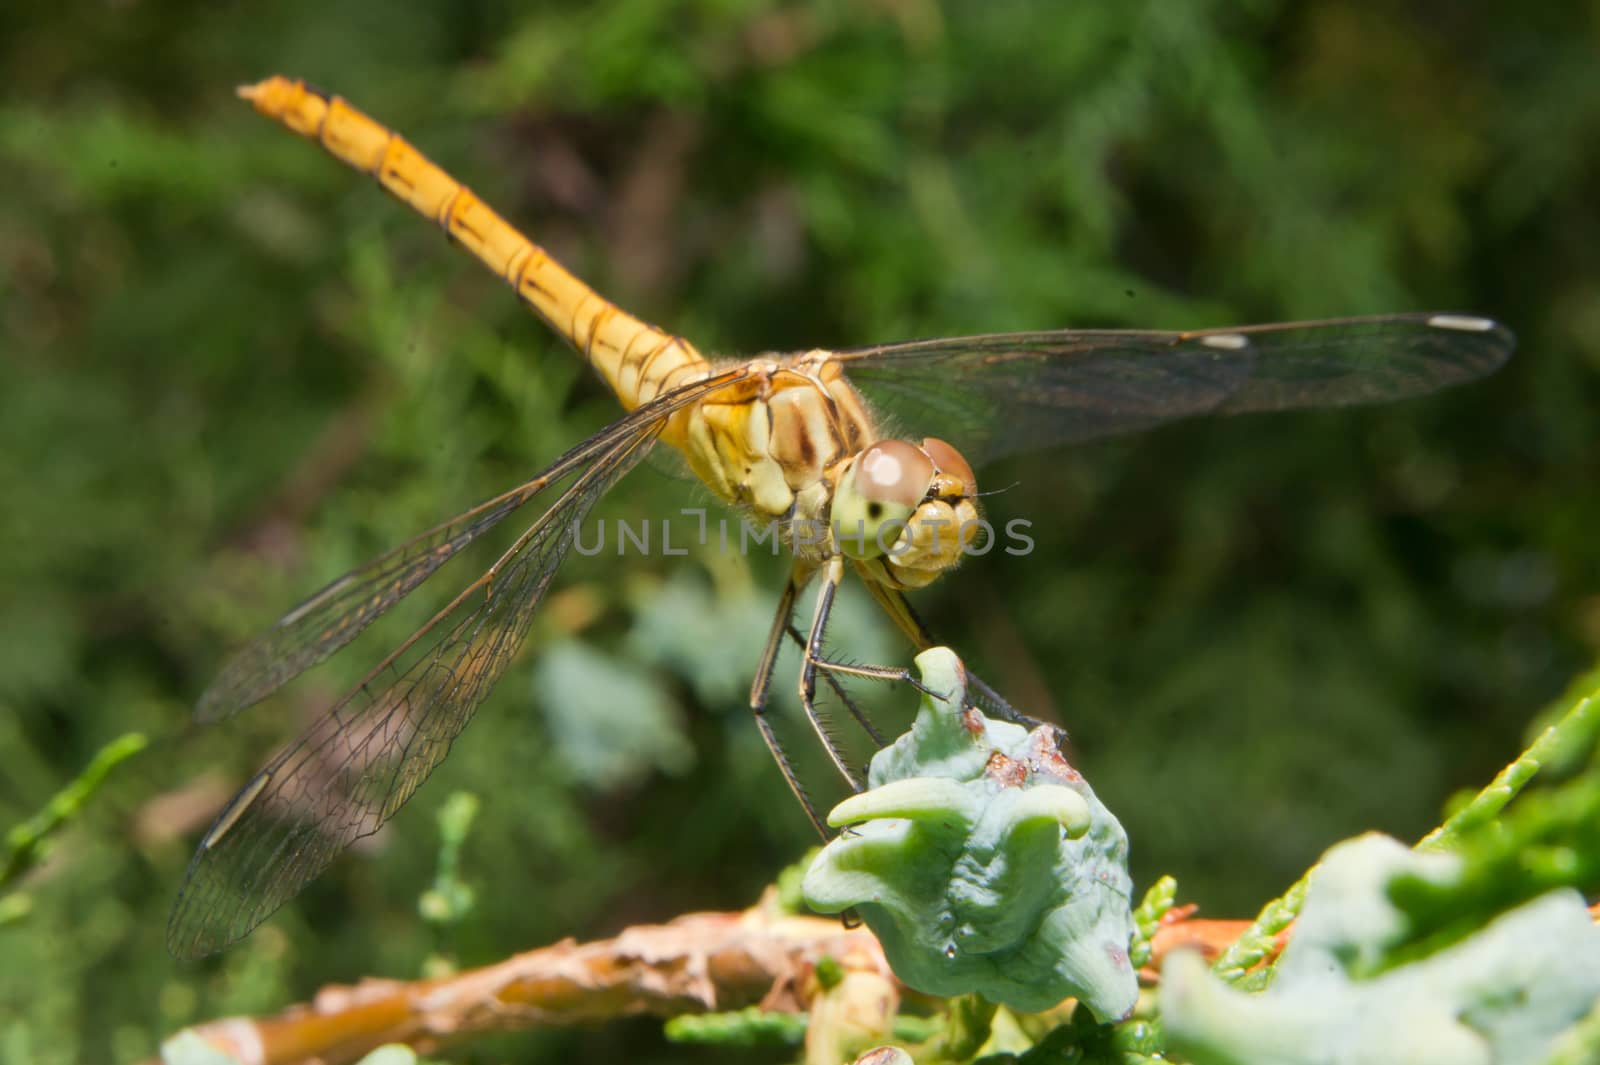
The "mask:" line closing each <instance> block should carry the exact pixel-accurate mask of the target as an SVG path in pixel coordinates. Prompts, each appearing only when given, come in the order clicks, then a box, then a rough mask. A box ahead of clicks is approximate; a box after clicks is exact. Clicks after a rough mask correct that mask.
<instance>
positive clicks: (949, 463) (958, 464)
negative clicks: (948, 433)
mask: <svg viewBox="0 0 1600 1065" xmlns="http://www.w3.org/2000/svg"><path fill="white" fill-rule="evenodd" d="M922 450H923V451H925V452H927V454H928V457H929V458H930V459H932V460H933V464H934V465H935V466H937V467H938V468H939V472H940V473H945V474H949V475H950V476H951V477H954V478H955V479H956V480H958V481H960V482H961V485H962V488H963V489H964V490H965V491H966V494H967V495H969V496H975V495H977V494H978V478H977V477H975V476H973V473H972V467H971V466H970V465H969V464H968V463H967V460H966V459H965V458H963V457H962V455H961V452H959V451H957V450H956V449H955V448H954V447H952V446H951V445H949V444H947V443H945V442H944V441H943V440H940V439H939V438H938V437H936V436H930V437H928V438H927V439H926V440H924V441H923V442H922Z"/></svg>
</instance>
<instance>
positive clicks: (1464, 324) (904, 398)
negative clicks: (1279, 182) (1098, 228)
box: [836, 314, 1515, 461]
mask: <svg viewBox="0 0 1600 1065" xmlns="http://www.w3.org/2000/svg"><path fill="white" fill-rule="evenodd" d="M1514 344H1515V341H1514V338H1513V337H1512V335H1511V333H1510V331H1509V330H1507V329H1506V328H1505V327H1504V326H1501V325H1499V324H1497V323H1495V322H1491V321H1489V320H1488V319H1484V318H1469V317H1466V316H1461V315H1449V314H1399V315H1385V316H1381V317H1372V318H1344V319H1337V320H1330V321H1319V322H1288V323H1282V324H1277V325H1260V326H1246V327H1242V328H1234V329H1213V330H1204V331H1200V332H1189V333H1166V332H1138V331H1117V330H1107V331H1064V332H1054V333H1009V334H997V335H993V336H980V337H957V338H951V339H948V340H928V341H917V342H912V343H909V344H892V345H886V346H883V347H876V348H864V349H861V350H857V351H847V352H840V353H839V354H838V355H837V356H836V358H837V359H838V360H839V361H840V362H841V363H842V364H843V365H844V367H845V370H846V373H847V375H848V377H849V379H850V381H851V382H852V383H853V384H855V385H856V386H857V387H858V388H859V389H860V390H861V391H862V393H863V394H865V395H866V396H867V398H868V399H869V400H871V401H872V402H873V403H874V404H875V405H877V406H880V407H882V408H883V409H884V410H886V411H888V412H889V413H890V415H891V416H892V417H893V418H894V419H896V420H898V421H899V422H900V423H901V424H900V425H898V426H897V427H896V428H897V429H899V430H901V431H906V432H910V433H913V434H928V435H932V436H938V437H942V438H944V439H947V440H949V441H951V442H952V443H954V444H955V445H956V446H957V447H959V448H961V449H962V450H963V452H965V453H966V455H967V457H968V458H969V459H970V460H973V461H981V460H983V459H987V458H994V457H997V456H999V455H1004V454H1009V453H1012V452H1015V451H1021V450H1032V449H1037V448H1046V447H1051V446H1054V445H1059V444H1067V443H1076V442H1080V441H1084V440H1091V439H1094V438H1096V437H1102V436H1110V435H1113V434H1117V433H1126V432H1133V431H1136V430H1140V429H1146V428H1150V427H1152V426H1155V425H1158V424H1161V423H1163V422H1168V421H1173V420H1175V419H1178V418H1185V417H1189V416H1192V415H1197V414H1206V413H1218V414H1224V413H1226V414H1231V413H1239V412H1243V411H1265V410H1288V409H1291V408H1297V407H1335V406H1344V405H1349V404H1357V403H1374V402H1380V401H1385V400H1394V399H1401V398H1404V397H1407V396H1416V395H1422V394H1425V393H1428V392H1432V391H1435V390H1437V389H1441V388H1447V387H1449V386H1451V385H1454V384H1459V383H1461V382H1464V381H1470V380H1472V379H1474V378H1477V377H1481V376H1483V375H1484V374H1487V373H1489V372H1491V371H1493V370H1495V369H1496V368H1498V367H1499V366H1500V365H1501V364H1502V363H1504V362H1505V360H1506V359H1507V358H1508V357H1509V356H1510V354H1511V351H1512V348H1513V347H1514Z"/></svg>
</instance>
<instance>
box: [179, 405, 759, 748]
mask: <svg viewBox="0 0 1600 1065" xmlns="http://www.w3.org/2000/svg"><path fill="white" fill-rule="evenodd" d="M733 376H734V375H728V374H724V375H720V376H719V377H717V378H715V379H713V380H712V381H707V382H699V383H696V384H693V385H689V386H687V387H685V388H683V389H679V390H677V391H675V392H672V393H669V394H668V395H665V396H663V397H661V398H660V399H658V400H657V401H656V402H654V403H651V404H648V405H647V406H645V407H643V408H640V409H639V410H637V411H635V412H634V413H633V414H631V415H629V416H628V417H627V418H624V419H622V421H620V422H618V423H617V424H615V425H614V426H612V427H611V428H610V429H609V430H607V431H606V432H605V433H600V434H597V435H596V436H595V437H593V438H592V439H590V440H588V441H586V442H585V443H583V444H580V445H578V446H577V447H575V448H573V449H572V450H571V451H569V452H567V453H566V454H565V455H563V456H561V457H560V458H559V459H557V460H556V461H555V463H554V464H553V465H551V466H550V468H549V469H547V470H545V471H544V472H543V473H541V474H540V475H539V476H537V477H535V478H534V479H533V480H531V481H529V482H528V483H526V484H524V485H521V486H519V487H517V488H513V489H512V490H511V491H509V492H506V493H505V494H503V495H499V496H496V497H495V498H493V499H490V500H487V501H486V502H483V503H480V504H478V505H477V506H475V507H473V508H472V509H471V510H469V511H467V512H466V513H464V514H459V515H457V516H456V517H454V518H451V519H450V520H449V521H447V522H445V523H444V524H442V525H438V526H436V527H434V528H432V529H429V530H428V531H427V532H425V533H422V534H421V535H420V536H417V537H414V538H413V539H411V540H409V541H407V542H406V543H403V544H401V545H400V546H399V547H396V548H394V549H393V550H392V551H389V552H387V553H385V554H383V555H380V556H379V557H377V558H375V559H373V560H372V561H371V562H368V563H367V564H365V565H363V566H361V567H359V568H357V569H354V570H351V571H350V572H349V573H346V574H345V575H344V576H342V577H340V578H339V579H337V580H335V581H333V582H332V583H331V584H329V585H328V586H327V587H325V588H323V589H322V590H321V591H319V592H317V593H316V594H315V595H313V596H311V597H310V598H309V599H307V600H306V601H305V602H303V603H301V604H300V605H299V606H297V607H295V608H294V609H293V610H291V611H289V612H288V613H287V614H285V615H284V616H283V617H282V618H280V619H279V620H278V622H277V624H275V625H273V626H272V628H270V629H268V630H267V631H266V632H265V633H263V634H262V635H261V636H259V637H257V638H256V639H255V640H254V641H252V642H251V643H249V644H247V645H245V647H244V648H242V649H241V650H240V651H238V652H237V653H236V654H235V655H234V656H233V657H232V658H231V659H229V661H228V663H227V664H226V665H225V666H223V668H222V671H221V672H220V673H219V674H218V675H217V678H216V680H214V681H212V682H211V686H210V687H208V688H207V689H206V691H205V693H204V694H203V695H202V696H201V697H200V702H199V703H198V705H197V706H196V708H195V717H196V719H197V720H199V721H202V722H209V721H217V720H221V719H223V718H227V717H231V716H232V715H234V714H236V713H238V712H239V711H241V710H244V709H246V708H247V707H250V706H253V705H255V704H256V703H258V702H260V701H261V700H262V699H265V698H266V697H267V696H269V695H271V694H272V693H273V692H275V691H277V690H278V689H279V688H281V687H282V686H283V685H285V684H287V683H288V682H289V681H291V680H293V679H294V678H295V677H298V676H299V675H300V674H301V673H304V672H305V671H306V670H308V669H310V668H311V667H312V666H314V665H317V664H318V663H319V662H322V661H324V660H325V659H327V658H328V657H329V656H330V655H332V654H334V653H335V652H336V651H338V650H339V649H340V648H342V647H343V646H344V645H345V644H347V643H349V642H350V641H351V640H353V639H355V638H356V637H357V636H358V635H360V634H361V631H362V630H363V629H365V628H366V627H367V626H368V625H370V624H372V623H373V622H374V621H375V620H377V619H378V618H379V617H380V616H382V615H383V614H384V613H385V612H386V611H388V610H389V609H390V608H392V607H393V606H394V605H395V604H397V603H399V602H400V600H402V599H404V598H405V597H406V596H407V595H408V594H410V593H411V592H412V591H413V590H414V589H416V588H417V586H418V585H420V584H422V582H423V581H425V580H427V579H428V577H430V576H432V574H433V573H434V571H435V570H437V569H438V568H439V567H440V566H442V565H444V564H445V563H446V562H448V561H450V559H452V558H454V557H455V556H456V555H457V554H459V553H460V552H461V551H462V550H463V549H464V548H466V547H467V546H468V545H470V544H471V543H472V542H473V541H475V540H477V539H478V538H479V537H480V536H482V535H483V534H484V533H486V532H488V531H489V530H490V529H492V528H494V527H495V526H496V525H498V524H499V523H500V522H501V521H502V520H503V519H505V518H506V517H507V516H508V515H510V514H512V513H514V512H515V511H516V510H518V509H519V508H520V507H521V506H522V505H523V504H524V503H526V502H527V501H528V500H530V499H532V498H533V497H534V496H536V495H538V494H539V493H540V492H542V491H544V489H546V488H547V487H549V486H550V485H551V484H555V483H559V482H560V481H561V480H562V479H564V478H565V477H567V476H568V475H570V474H571V473H572V472H573V471H574V470H576V469H578V468H580V467H582V466H583V465H585V464H586V463H589V462H592V461H593V460H594V457H595V456H596V455H597V454H599V453H601V452H603V451H604V450H605V449H607V448H610V447H612V446H614V444H615V443H616V439H617V437H618V436H619V435H620V436H626V435H628V434H631V433H635V432H637V431H639V429H640V427H641V426H646V425H648V424H650V423H652V422H655V421H658V420H659V419H660V418H662V417H663V416H664V415H665V414H669V413H671V412H672V411H673V410H675V409H677V408H678V407H681V406H683V405H684V404H686V403H689V402H693V401H694V400H696V399H699V398H700V397H701V396H703V395H704V394H705V393H706V392H707V391H708V390H709V389H710V388H711V387H713V386H716V387H720V384H719V382H720V383H726V381H727V380H730V379H732V378H733Z"/></svg>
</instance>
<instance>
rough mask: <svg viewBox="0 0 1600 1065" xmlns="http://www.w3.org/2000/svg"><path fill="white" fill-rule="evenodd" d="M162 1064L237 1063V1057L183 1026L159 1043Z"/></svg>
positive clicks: (212, 1064)
mask: <svg viewBox="0 0 1600 1065" xmlns="http://www.w3.org/2000/svg"><path fill="white" fill-rule="evenodd" d="M161 1061H162V1065H239V1059H238V1058H236V1057H234V1056H233V1055H232V1054H229V1053H226V1052H225V1051H222V1050H218V1049H217V1048H216V1047H214V1046H212V1045H211V1044H210V1043H208V1042H206V1040H205V1039H204V1037H202V1036H201V1035H200V1033H198V1032H196V1031H194V1030H193V1029H189V1028H185V1029H183V1030H182V1031H181V1032H178V1033H177V1034H176V1035H173V1036H172V1037H171V1038H169V1039H167V1040H166V1041H165V1042H163V1043H162V1044H161Z"/></svg>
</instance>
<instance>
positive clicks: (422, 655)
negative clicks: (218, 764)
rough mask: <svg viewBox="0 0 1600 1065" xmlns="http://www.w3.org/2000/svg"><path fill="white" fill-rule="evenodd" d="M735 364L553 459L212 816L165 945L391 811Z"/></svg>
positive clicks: (241, 915)
mask: <svg viewBox="0 0 1600 1065" xmlns="http://www.w3.org/2000/svg"><path fill="white" fill-rule="evenodd" d="M743 375H744V371H739V370H736V371H731V372H729V373H726V374H721V375H719V376H718V377H716V378H712V379H710V380H708V381H705V382H700V383H698V384H696V385H692V386H688V387H686V388H684V389H680V390H678V391H677V392H674V393H670V394H669V395H667V396H665V397H662V398H661V399H659V400H657V401H656V402H654V403H652V404H649V405H648V406H647V407H645V408H641V410H640V411H639V412H637V415H635V416H630V417H629V418H627V419H625V420H623V421H622V422H619V423H618V424H617V425H614V426H612V427H611V428H610V429H609V430H607V431H606V432H605V433H603V434H601V435H600V436H599V437H597V438H596V440H598V441H600V444H599V445H597V446H589V445H585V449H579V450H582V451H584V454H585V456H586V459H587V465H582V464H581V463H569V462H568V458H563V459H562V460H561V461H560V462H558V463H557V467H559V468H567V469H574V470H577V471H579V472H577V473H576V476H575V477H573V479H572V481H571V483H570V484H569V485H568V486H567V488H566V489H565V491H563V492H562V494H561V496H560V497H559V498H558V499H557V500H556V502H555V503H554V504H553V505H551V507H550V508H549V509H547V510H546V511H545V512H544V513H543V514H542V515H540V516H539V518H538V519H537V520H536V521H534V522H533V524H532V525H531V526H530V527H529V528H528V530H527V531H526V532H524V533H523V535H522V536H521V537H520V538H519V539H518V540H517V542H516V543H515V544H513V545H512V547H511V548H510V549H509V550H508V551H507V552H506V553H505V554H503V555H502V556H501V557H500V558H499V560H498V561H496V562H495V564H494V565H493V566H492V567H491V568H490V569H489V571H488V572H487V573H485V574H484V575H483V576H481V577H479V578H478V579H477V580H476V581H474V582H473V583H472V584H471V585H470V586H468V587H467V588H466V589H465V590H464V591H463V592H462V593H461V594H460V595H458V596H457V597H456V598H455V600H454V601H453V602H451V603H450V604H449V605H448V606H447V607H445V608H444V609H443V610H441V611H440V612H439V613H438V614H436V615H435V616H434V617H433V618H432V620H430V621H429V622H428V623H427V624H426V625H424V626H423V627H422V628H421V629H420V630H419V631H418V632H417V633H416V634H414V635H413V636H412V637H411V638H410V639H408V640H407V641H406V642H405V643H404V644H402V645H401V646H400V648H399V649H397V650H396V651H395V652H394V653H393V654H391V655H390V656H389V657H388V658H386V659H385V660H384V661H383V662H382V663H381V664H380V665H379V666H378V667H377V668H376V669H374V670H373V671H372V672H371V673H370V674H368V676H367V678H366V679H365V680H364V681H362V682H361V684H359V685H357V686H356V687H355V689H353V690H352V691H351V692H349V693H348V694H347V695H346V696H345V697H344V698H343V699H341V700H340V701H339V702H338V704H336V705H335V706H334V707H333V708H332V709H331V710H330V711H329V712H328V713H327V714H326V715H325V716H324V717H323V718H322V719H321V720H320V721H318V722H317V723H316V724H315V725H313V726H312V727H311V728H310V729H309V730H307V731H306V732H305V733H304V734H303V735H302V736H300V737H299V738H298V739H297V740H295V741H294V742H293V743H292V744H291V745H290V746H288V747H287V748H285V749H284V750H283V751H282V752H280V753H279V754H278V755H277V756H276V757H275V758H273V759H272V761H271V762H269V763H268V764H267V766H266V767H265V768H263V769H262V770H261V771H260V772H259V773H257V774H256V775H255V776H254V777H253V778H251V780H250V782H249V783H248V784H246V785H245V786H244V788H243V789H241V790H240V792H239V794H238V795H236V796H235V797H234V798H233V800H232V801H231V802H230V803H229V804H228V806H227V807H226V808H225V809H224V810H223V811H222V813H221V814H219V815H218V817H217V819H216V821H215V822H214V823H213V824H212V826H211V827H210V829H209V830H208V831H207V832H206V835H205V838H204V839H203V840H201V843H200V846H199V848H198V849H197V850H196V852H195V855H194V858H193V859H192V860H191V861H190V863H189V869H188V872H187V873H186V874H185V877H184V882H183V887H182V889H181V890H180V891H179V895H178V900H177V902H176V903H175V904H174V906H173V911H172V916H171V919H170V921H169V922H168V925H167V946H168V949H170V950H171V951H172V953H173V954H175V955H177V956H178V957H185V958H189V957H201V956H204V955H206V954H210V953H213V952H215V951H218V950H221V949H222V948H223V947H225V946H227V945H228V944H229V943H232V942H234V941H235V940H237V939H239V938H241V937H243V936H244V935H246V934H248V933H249V932H250V930H251V929H253V928H254V927H255V926H256V925H258V924H260V923H261V922H262V921H263V920H265V919H266V918H267V917H268V916H270V915H271V914H272V912H273V911H275V910H276V909H277V908H278V907H279V906H281V905H282V904H283V903H284V902H286V901H287V900H288V899H290V898H292V897H293V896H294V895H295V894H297V893H298V892H299V891H300V889H301V888H303V887H304V886H305V885H306V884H307V883H308V882H309V881H310V880H312V879H313V878H314V877H316V876H317V875H318V874H319V873H320V872H322V870H323V869H325V868H327V866H328V864H329V863H330V862H332V861H333V859H334V858H335V857H336V856H337V855H338V854H339V853H340V852H341V851H343V850H344V849H345V848H346V847H348V846H349V845H350V844H351V843H352V842H354V841H355V840H357V839H359V838H361V837H363V836H368V835H371V834H372V833H374V832H376V831H377V830H378V828H379V826H381V825H382V824H383V823H384V822H385V821H387V820H388V819H389V818H390V817H392V816H393V815H394V813H395V812H396V811H397V810H398V809H399V808H400V807H401V806H402V805H403V804H404V803H405V801H406V800H407V799H409V798H410V797H411V795H412V793H413V792H415V791H416V789H417V788H418V787H419V786H420V785H421V784H422V782H423V781H424V780H425V779H427V777H428V774H429V773H431V772H432V771H433V769H434V767H435V766H437V765H438V764H439V762H440V761H442V760H443V759H444V757H445V755H446V754H447V753H448V752H449V750H450V745H451V743H452V742H454V740H455V738H456V736H458V735H459V734H460V732H461V730H462V729H463V728H465V727H466V724H467V722H468V721H469V720H471V718H472V714H473V711H474V710H476V709H477V706H478V704H479V703H481V702H482V701H483V699H484V697H485V696H486V695H487V694H488V692H489V689H490V688H491V687H493V685H494V683H495V681H496V680H498V679H499V677H500V675H501V673H502V672H504V670H505V668H506V665H507V664H508V663H509V662H510V660H511V657H512V655H513V654H515V652H516V650H517V648H518V647H519V646H520V645H521V643H522V641H523V638H524V637H525V636H526V635H527V632H528V627H529V624H530V622H531V620H532V618H533V614H534V611H535V610H536V609H537V607H538V605H539V603H540V601H541V599H542V598H543V596H544V593H545V590H546V588H548V586H549V584H550V581H551V578H552V577H553V576H554V574H555V571H556V569H557V567H559V566H560V564H561V561H562V559H563V558H564V557H565V556H566V553H567V551H568V549H569V548H570V547H571V544H572V541H573V537H574V536H575V535H576V530H577V528H578V525H579V524H580V523H581V522H582V521H583V518H584V516H585V515H587V514H588V512H589V510H590V508H591V507H592V506H593V505H594V503H595V502H596V501H597V500H598V499H599V498H600V497H601V496H602V495H604V494H605V492H606V491H607V490H608V489H610V487H611V486H612V485H614V484H615V483H616V482H617V481H618V480H619V479H620V478H621V477H622V476H623V475H624V474H626V473H627V472H628V470H630V469H631V468H633V466H634V465H635V464H636V463H637V462H638V461H639V459H641V458H642V457H644V455H645V453H646V452H648V451H649V449H650V447H651V445H652V444H654V442H655V439H656V437H657V435H658V434H659V433H660V430H661V427H662V425H663V424H664V416H665V415H666V414H669V413H671V411H672V410H675V409H677V408H678V407H681V406H683V405H684V404H685V403H689V402H693V401H694V400H695V399H698V398H700V397H701V396H703V395H705V394H706V393H707V392H710V391H713V390H714V389H715V388H717V387H720V386H721V385H722V384H725V383H728V382H730V381H732V380H737V379H738V378H739V377H741V376H743ZM590 443H591V445H593V444H594V443H595V442H594V441H591V442H590ZM569 457H570V456H569ZM552 479H553V478H551V477H549V476H544V477H542V478H540V479H539V480H543V481H544V482H545V483H549V481H550V480H552ZM530 483H533V482H530ZM502 498H503V497H502ZM291 616H292V615H291Z"/></svg>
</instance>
